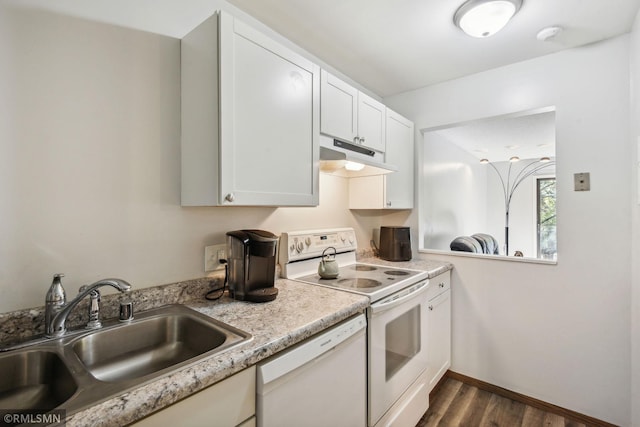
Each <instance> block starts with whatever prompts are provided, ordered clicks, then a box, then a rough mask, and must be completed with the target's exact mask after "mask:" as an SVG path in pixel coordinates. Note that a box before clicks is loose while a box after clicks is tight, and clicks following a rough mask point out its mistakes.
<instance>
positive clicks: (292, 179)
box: [220, 13, 320, 206]
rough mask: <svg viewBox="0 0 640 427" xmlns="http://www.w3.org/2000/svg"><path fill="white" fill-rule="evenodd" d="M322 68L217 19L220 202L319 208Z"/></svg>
mask: <svg viewBox="0 0 640 427" xmlns="http://www.w3.org/2000/svg"><path fill="white" fill-rule="evenodd" d="M319 76H320V68H319V67H318V66H317V65H315V64H313V63H312V62H311V61H309V60H307V59H305V58H303V57H302V56H300V55H298V54H296V53H295V52H293V51H291V50H289V49H287V48H285V47H283V46H281V45H280V44H278V43H276V42H275V41H273V40H271V39H270V38H268V37H266V36H265V35H263V34H262V33H260V32H258V31H256V30H254V29H253V28H251V27H249V26H248V25H246V24H244V23H242V22H241V21H239V20H237V19H235V18H234V17H232V16H230V15H228V14H226V13H221V20H220V199H221V200H220V203H221V204H231V205H271V206H301V205H306V206H311V205H317V204H318V161H319V159H318V157H319V148H318V143H319V136H320V132H319V124H320V112H319V100H320V97H319V89H320V79H319Z"/></svg>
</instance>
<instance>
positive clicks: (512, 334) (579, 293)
mask: <svg viewBox="0 0 640 427" xmlns="http://www.w3.org/2000/svg"><path fill="white" fill-rule="evenodd" d="M385 102H386V103H387V104H388V105H389V106H390V107H391V108H393V109H394V110H396V111H398V112H400V113H401V114H403V115H405V116H407V117H408V118H410V119H412V120H413V121H414V122H415V124H416V129H429V128H433V127H436V126H444V125H448V124H453V123H458V122H464V121H468V120H476V119H480V118H484V117H492V116H498V115H503V114H508V113H512V112H518V111H526V110H531V109H535V108H541V107H545V106H550V105H555V106H556V137H557V148H556V156H557V168H556V169H557V185H558V188H557V192H558V194H557V197H558V201H557V211H558V253H559V254H558V259H559V261H558V264H557V265H555V266H554V265H539V264H530V263H520V262H509V261H499V260H487V259H477V258H471V257H455V256H447V255H442V256H435V255H434V256H432V257H433V258H438V259H443V260H447V261H450V262H452V263H453V264H454V265H455V269H454V272H453V298H452V301H453V362H452V369H453V370H454V371H458V372H461V373H463V374H466V375H470V376H472V377H475V378H478V379H481V380H484V381H488V382H490V383H493V384H496V385H499V386H503V387H505V388H507V389H510V390H514V391H517V392H521V393H524V394H526V395H529V396H533V397H536V398H539V399H542V400H544V401H547V402H551V403H554V404H556V405H559V406H562V407H565V408H569V409H572V410H575V411H578V412H581V413H584V414H588V415H591V416H594V417H596V418H599V419H602V420H605V421H608V422H612V423H615V424H619V425H623V426H628V425H630V420H631V418H630V413H631V406H630V392H629V391H630V388H631V382H630V374H631V368H630V367H631V361H630V339H629V337H630V315H631V310H630V302H629V301H630V296H631V287H630V281H631V256H630V255H631V240H630V238H629V236H630V235H631V212H630V207H629V198H630V193H631V187H630V179H631V174H630V168H629V167H628V165H629V163H628V160H627V159H629V156H630V154H631V150H630V147H629V142H628V141H629V114H630V112H629V37H628V36H623V37H619V38H615V39H612V40H608V41H605V42H602V43H598V44H593V45H589V46H586V47H583V48H578V49H571V50H567V51H564V52H560V53H557V54H554V55H549V56H545V57H540V58H537V59H533V60H529V61H525V62H521V63H517V64H512V65H509V66H506V67H502V68H498V69H495V70H490V71H487V72H483V73H479V74H476V75H472V76H469V77H465V78H461V79H458V80H453V81H450V82H445V83H442V84H439V85H434V86H431V87H426V88H423V89H420V90H416V91H412V92H407V93H403V94H399V95H397V96H393V97H389V98H387V99H385ZM577 172H590V173H591V191H589V192H574V191H573V189H572V187H573V174H574V173H577ZM421 203H422V201H421ZM412 219H414V220H415V221H416V222H414V223H413V224H414V226H417V225H418V223H417V218H412Z"/></svg>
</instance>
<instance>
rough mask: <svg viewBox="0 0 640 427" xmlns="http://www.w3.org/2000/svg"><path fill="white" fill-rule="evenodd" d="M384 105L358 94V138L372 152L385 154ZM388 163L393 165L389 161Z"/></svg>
mask: <svg viewBox="0 0 640 427" xmlns="http://www.w3.org/2000/svg"><path fill="white" fill-rule="evenodd" d="M386 109H387V108H386V107H385V106H384V104H382V103H380V102H378V101H376V100H375V99H373V98H371V97H370V96H368V95H365V94H364V93H362V92H360V93H358V138H359V140H360V141H359V142H360V144H361V145H364V146H365V147H369V148H371V149H372V150H376V151H380V152H381V153H384V152H385V145H386V144H385V127H386V124H385V111H386ZM386 162H387V163H391V162H389V161H388V160H387V161H386Z"/></svg>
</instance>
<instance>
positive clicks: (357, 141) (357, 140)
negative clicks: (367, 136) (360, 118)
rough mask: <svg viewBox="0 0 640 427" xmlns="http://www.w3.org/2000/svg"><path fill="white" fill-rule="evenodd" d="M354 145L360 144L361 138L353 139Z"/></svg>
mask: <svg viewBox="0 0 640 427" xmlns="http://www.w3.org/2000/svg"><path fill="white" fill-rule="evenodd" d="M353 143H354V144H360V138H358V137H357V136H355V137H353Z"/></svg>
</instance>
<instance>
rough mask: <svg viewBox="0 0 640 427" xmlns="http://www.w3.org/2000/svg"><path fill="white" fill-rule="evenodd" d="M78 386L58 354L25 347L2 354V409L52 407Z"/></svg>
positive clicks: (0, 371) (0, 364)
mask: <svg viewBox="0 0 640 427" xmlns="http://www.w3.org/2000/svg"><path fill="white" fill-rule="evenodd" d="M77 389H78V384H77V383H76V381H75V379H74V377H73V376H72V375H71V372H69V368H67V365H66V364H65V363H64V362H63V361H62V359H61V358H60V356H59V355H58V354H57V353H54V352H51V351H42V350H25V351H20V352H17V353H7V354H4V355H0V408H7V409H13V410H24V409H39V410H50V409H53V408H55V407H57V406H58V405H60V404H61V403H63V402H65V401H66V400H68V399H69V398H70V397H71V396H73V394H74V393H75V392H76V390H77Z"/></svg>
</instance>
